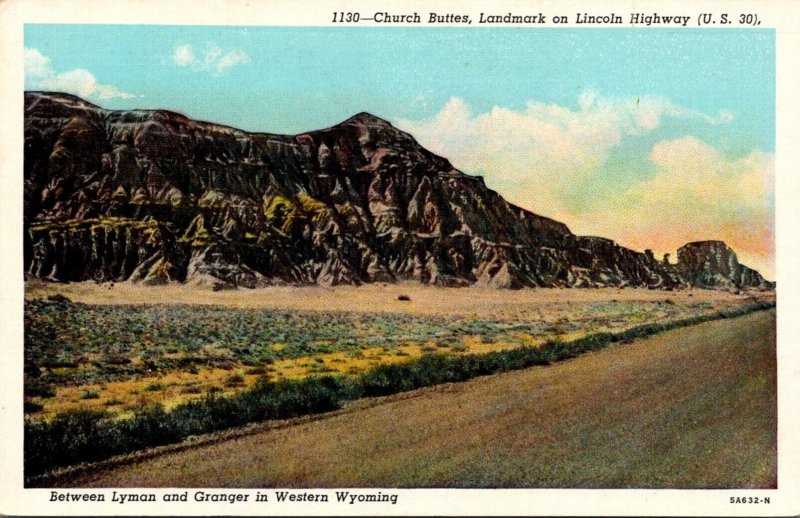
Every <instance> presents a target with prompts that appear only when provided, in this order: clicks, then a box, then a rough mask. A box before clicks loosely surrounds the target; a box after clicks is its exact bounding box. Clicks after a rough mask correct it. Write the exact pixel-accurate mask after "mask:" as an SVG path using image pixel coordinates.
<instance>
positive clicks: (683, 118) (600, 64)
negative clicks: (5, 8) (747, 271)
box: [25, 25, 775, 279]
mask: <svg viewBox="0 0 800 518" xmlns="http://www.w3.org/2000/svg"><path fill="white" fill-rule="evenodd" d="M25 87H26V89H29V90H51V91H64V92H69V93H73V94H77V95H80V96H82V97H83V98H85V99H87V100H89V101H91V102H93V103H95V104H98V105H100V106H103V107H105V108H110V109H131V108H147V109H156V108H165V109H170V110H174V111H178V112H181V113H184V114H186V115H187V116H189V117H192V118H195V119H202V120H207V121H213V122H218V123H222V124H227V125H231V126H235V127H238V128H242V129H245V130H249V131H265V132H272V133H285V134H295V133H300V132H303V131H308V130H312V129H318V128H324V127H328V126H331V125H334V124H337V123H339V122H341V121H343V120H345V119H347V118H349V117H350V116H352V115H354V114H356V113H358V112H361V111H368V112H370V113H373V114H374V115H377V116H379V117H382V118H384V119H386V120H388V121H390V122H391V123H393V124H394V125H396V126H397V127H399V128H401V129H403V130H405V131H408V132H409V133H411V134H412V135H414V137H415V138H416V139H417V140H418V141H419V142H420V144H422V145H423V146H425V147H426V148H428V149H430V150H431V151H433V152H435V153H437V154H440V155H442V156H444V157H446V158H448V159H449V160H450V161H451V162H452V163H453V165H454V166H456V167H457V168H459V169H461V170H462V171H464V172H466V173H469V174H475V175H481V176H483V177H484V179H485V180H486V184H487V185H488V186H489V187H490V188H492V189H494V190H496V191H498V192H499V193H500V194H502V195H503V196H504V197H505V198H506V199H508V200H509V201H511V202H512V203H515V204H517V205H520V206H522V207H525V208H527V209H529V210H531V211H533V212H536V213H538V214H542V215H544V216H548V217H552V218H555V219H558V220H559V221H563V222H564V223H566V224H567V225H569V227H570V229H571V230H572V231H573V232H575V233H577V234H582V235H599V236H604V237H609V238H612V239H614V240H615V241H617V242H619V243H620V244H622V245H624V246H628V247H631V248H633V249H636V250H644V249H646V248H650V249H653V250H654V251H655V252H656V254H658V255H659V256H660V255H662V254H664V253H670V254H672V256H673V258H674V256H675V251H676V249H677V248H678V247H680V246H681V245H683V244H684V243H686V242H689V241H697V240H704V239H722V240H724V241H725V242H726V243H728V245H729V246H731V247H732V248H733V249H734V250H735V251H736V252H737V254H738V255H739V259H740V261H741V262H743V263H744V264H747V265H749V266H752V267H754V268H756V269H758V270H759V271H761V272H762V273H763V274H764V275H765V276H766V277H767V278H770V279H774V233H775V232H774V227H775V224H774V167H775V166H774V164H775V156H774V155H775V38H774V32H773V31H771V30H753V29H696V30H695V29H677V30H672V29H642V28H636V29H575V28H564V29H554V28H548V29H528V28H456V27H435V28H431V27H206V26H141V25H139V26H137V25H115V26H111V25H26V27H25Z"/></svg>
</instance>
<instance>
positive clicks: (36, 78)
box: [25, 48, 133, 100]
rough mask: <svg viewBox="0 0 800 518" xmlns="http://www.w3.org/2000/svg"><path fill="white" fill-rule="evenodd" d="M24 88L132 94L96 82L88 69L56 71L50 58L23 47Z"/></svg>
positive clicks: (85, 94)
mask: <svg viewBox="0 0 800 518" xmlns="http://www.w3.org/2000/svg"><path fill="white" fill-rule="evenodd" d="M25 88H27V89H32V90H38V89H41V90H52V91H59V92H67V93H71V94H75V95H78V96H80V97H84V98H92V97H93V98H96V99H103V100H106V99H114V98H121V99H130V98H131V97H133V94H129V93H127V92H123V91H122V90H120V89H119V88H117V87H116V86H113V85H107V84H102V83H98V82H97V78H96V77H95V76H94V75H93V74H92V73H91V72H89V71H88V70H85V69H83V68H75V69H72V70H68V71H66V72H61V73H58V72H56V71H55V70H54V69H53V67H52V65H51V63H50V58H48V57H47V56H45V55H43V54H42V53H41V52H39V50H37V49H34V48H25Z"/></svg>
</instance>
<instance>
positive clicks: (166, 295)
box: [25, 280, 774, 317]
mask: <svg viewBox="0 0 800 518" xmlns="http://www.w3.org/2000/svg"><path fill="white" fill-rule="evenodd" d="M57 293H58V294H62V295H65V296H67V297H69V298H70V299H71V300H72V301H74V302H84V303H87V304H212V305H220V306H229V307H252V308H276V309H277V308H280V309H297V310H309V311H357V312H364V313H374V312H381V311H383V312H399V313H407V314H420V315H466V316H469V315H481V316H484V315H502V314H504V313H509V312H512V313H515V314H517V315H518V317H524V316H525V315H524V312H526V311H528V310H531V311H535V310H538V309H540V308H543V307H547V306H548V305H552V304H564V303H567V304H572V303H574V304H591V303H594V302H605V301H609V300H617V301H620V302H623V301H656V300H664V299H672V300H674V301H676V302H678V301H683V302H690V301H691V302H704V301H706V302H723V303H725V302H731V303H735V302H736V301H739V300H744V299H747V298H750V297H753V296H756V297H759V298H769V297H772V300H774V294H771V293H759V292H743V293H742V294H740V295H735V294H732V293H729V292H726V291H711V290H685V291H663V290H647V289H632V288H628V289H617V288H602V289H575V288H573V289H557V288H536V289H523V290H499V289H494V288H485V287H475V286H472V287H469V288H442V287H438V286H428V285H424V284H419V283H399V284H367V285H363V286H336V287H320V286H302V287H298V286H280V287H268V288H260V289H246V288H242V289H236V290H223V291H212V290H210V289H207V288H199V287H195V286H190V285H185V284H172V285H167V286H142V285H137V284H131V283H117V284H113V283H104V284H98V283H93V282H82V283H69V284H57V283H48V282H44V281H40V280H29V281H27V282H26V286H25V296H26V298H43V297H47V296H49V295H53V294H57ZM400 295H407V296H408V297H409V298H410V299H411V300H410V301H400V300H397V299H398V297H399V296H400ZM520 312H523V314H520Z"/></svg>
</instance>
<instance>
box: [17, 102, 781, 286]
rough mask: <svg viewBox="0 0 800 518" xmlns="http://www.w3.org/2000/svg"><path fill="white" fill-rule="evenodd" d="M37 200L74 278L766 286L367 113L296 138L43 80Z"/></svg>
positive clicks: (41, 246)
mask: <svg viewBox="0 0 800 518" xmlns="http://www.w3.org/2000/svg"><path fill="white" fill-rule="evenodd" d="M24 197H25V209H24V221H25V264H26V269H27V273H28V274H29V275H33V276H37V277H42V278H47V279H52V280H58V281H80V280H91V279H94V280H98V281H105V280H114V281H121V280H130V281H137V282H144V283H152V284H156V283H163V282H192V283H198V284H203V285H210V286H212V287H214V288H215V289H219V288H225V287H237V286H245V287H256V286H264V285H269V284H283V283H307V284H314V283H316V284H326V285H335V284H360V283H366V282H377V281H381V282H392V281H397V280H415V281H418V282H423V283H431V284H437V285H442V286H466V285H470V284H475V283H477V284H485V285H489V286H497V287H503V288H520V287H526V286H586V287H591V286H609V285H610V286H625V285H630V286H648V287H661V288H665V287H676V286H688V285H689V284H697V285H701V286H704V287H729V286H759V287H760V286H764V285H765V284H764V281H763V279H762V278H761V277H760V276H759V275H758V274H757V272H754V271H752V270H749V269H746V267H741V265H739V266H738V267H737V268H727V269H720V270H717V269H716V268H723V266H724V265H728V266H730V265H729V262H726V261H728V259H725V258H721V259H720V261H717V262H709V263H708V264H706V262H703V261H695V260H694V259H689V256H690V255H692V254H689V252H686V253H685V254H684V255H686V254H688V255H686V257H687V259H685V260H683V261H682V262H680V263H679V265H678V266H675V265H670V264H666V263H664V262H659V261H656V260H655V259H654V258H653V256H652V253H650V254H648V253H639V252H635V251H633V250H629V249H626V248H624V247H621V246H619V245H617V244H616V243H614V242H612V241H610V240H608V239H602V238H596V237H581V236H576V235H574V234H573V233H572V232H570V230H569V229H568V228H567V227H566V225H564V224H562V223H559V222H557V221H554V220H552V219H549V218H546V217H543V216H539V215H536V214H533V213H531V212H528V211H526V210H524V209H521V208H520V207H516V206H514V205H511V204H510V203H508V202H507V201H506V200H504V199H503V198H502V197H501V196H500V195H498V194H497V193H496V192H494V191H492V190H490V189H488V188H487V187H486V186H485V185H484V183H483V180H482V179H481V178H480V177H474V176H469V175H466V174H464V173H462V172H460V171H458V170H457V169H455V168H454V167H453V166H452V165H451V164H450V163H449V162H448V161H447V160H446V159H445V158H442V157H439V156H436V155H434V154H433V153H430V152H429V151H427V150H426V149H424V148H423V147H421V146H420V145H419V144H418V143H417V142H416V141H415V140H414V138H413V137H411V136H410V135H408V134H406V133H404V132H402V131H400V130H398V129H397V128H394V127H393V126H392V125H391V124H389V123H388V122H386V121H384V120H382V119H380V118H377V117H374V116H372V115H370V114H367V113H361V114H358V115H356V116H355V117H353V118H351V119H348V120H347V121H344V122H343V123H341V124H339V125H336V126H334V127H331V128H327V129H323V130H319V131H312V132H309V133H305V134H302V135H296V136H288V135H273V134H265V133H248V132H244V131H241V130H237V129H234V128H229V127H225V126H220V125H217V124H212V123H207V122H201V121H195V120H192V119H189V118H187V117H185V116H183V115H180V114H178V113H173V112H169V111H164V110H156V111H145V110H132V111H111V110H105V109H102V108H100V107H98V106H95V105H93V104H90V103H88V102H86V101H84V100H82V99H79V98H77V97H74V96H71V95H66V94H58V93H37V92H29V93H26V95H25V190H24ZM687 246H689V245H687ZM679 257H680V255H679ZM692 257H694V256H692ZM726 257H727V256H726ZM734 262H735V256H734ZM701 263H702V264H701ZM723 263H724V264H723ZM736 264H737V265H738V263H736Z"/></svg>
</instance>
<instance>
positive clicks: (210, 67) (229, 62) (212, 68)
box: [172, 43, 250, 75]
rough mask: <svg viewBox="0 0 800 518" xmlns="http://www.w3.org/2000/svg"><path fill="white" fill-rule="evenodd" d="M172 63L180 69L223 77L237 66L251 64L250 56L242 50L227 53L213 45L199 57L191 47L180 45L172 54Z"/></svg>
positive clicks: (209, 45) (232, 50)
mask: <svg viewBox="0 0 800 518" xmlns="http://www.w3.org/2000/svg"><path fill="white" fill-rule="evenodd" d="M172 61H173V63H175V64H176V65H178V66H179V67H190V68H192V69H193V70H197V71H202V72H211V73H213V74H214V75H221V74H224V73H225V72H227V71H228V70H230V69H232V68H233V67H235V66H236V65H239V64H242V63H247V62H249V61H250V56H248V55H247V53H245V52H244V51H242V50H239V49H231V50H227V51H225V50H223V49H221V48H220V47H218V46H217V45H215V44H213V43H211V44H208V45H207V46H206V49H205V50H204V51H203V52H202V55H201V56H200V57H198V56H197V55H196V54H195V51H194V48H192V46H191V45H178V46H177V47H175V50H174V51H173V53H172Z"/></svg>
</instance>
